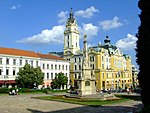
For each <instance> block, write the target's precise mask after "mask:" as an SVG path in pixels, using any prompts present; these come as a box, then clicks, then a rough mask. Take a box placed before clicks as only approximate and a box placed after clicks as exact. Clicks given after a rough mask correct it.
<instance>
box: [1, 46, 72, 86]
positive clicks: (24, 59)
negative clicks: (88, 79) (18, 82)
mask: <svg viewBox="0 0 150 113" xmlns="http://www.w3.org/2000/svg"><path fill="white" fill-rule="evenodd" d="M26 63H28V64H30V65H31V66H33V67H37V66H40V67H41V70H42V72H43V73H44V84H43V86H44V87H49V86H50V85H51V81H52V79H54V78H55V75H56V74H57V73H60V72H62V73H64V74H65V75H66V76H67V77H68V80H70V79H69V62H68V61H67V60H65V59H63V58H60V57H57V56H53V55H50V54H40V53H35V52H33V51H26V50H19V49H13V48H2V47H0V87H2V86H3V85H7V86H15V78H16V77H17V76H18V75H17V73H18V72H19V68H21V67H23V66H24V65H25V64H26ZM68 83H69V82H68Z"/></svg>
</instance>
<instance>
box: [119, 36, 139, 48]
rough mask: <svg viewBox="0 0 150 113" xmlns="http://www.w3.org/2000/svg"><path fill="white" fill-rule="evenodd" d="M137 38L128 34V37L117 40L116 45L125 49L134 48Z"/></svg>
mask: <svg viewBox="0 0 150 113" xmlns="http://www.w3.org/2000/svg"><path fill="white" fill-rule="evenodd" d="M136 41H137V38H136V37H135V36H134V35H131V34H127V37H126V38H124V39H120V40H118V41H117V43H116V46H117V47H118V48H120V49H123V50H132V49H134V48H135V47H136Z"/></svg>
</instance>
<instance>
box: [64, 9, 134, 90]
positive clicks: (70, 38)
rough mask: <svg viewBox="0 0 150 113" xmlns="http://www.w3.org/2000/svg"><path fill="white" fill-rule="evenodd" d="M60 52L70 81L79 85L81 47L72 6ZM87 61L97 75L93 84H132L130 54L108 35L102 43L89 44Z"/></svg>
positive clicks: (106, 86)
mask: <svg viewBox="0 0 150 113" xmlns="http://www.w3.org/2000/svg"><path fill="white" fill-rule="evenodd" d="M63 56H64V58H65V59H67V60H68V61H69V62H70V84H71V85H72V86H75V87H78V83H77V81H78V79H79V78H81V77H82V62H83V51H82V50H80V47H79V31H78V25H77V22H76V20H75V18H74V16H73V12H72V9H71V11H70V15H69V18H68V20H67V22H66V30H65V31H64V52H63ZM88 56H89V63H90V66H91V68H92V69H93V72H94V73H95V78H96V88H97V89H99V90H102V89H115V90H116V89H120V88H121V89H125V88H129V87H131V86H132V67H131V57H130V56H129V55H125V54H123V53H122V52H121V51H120V50H119V48H117V47H116V46H114V45H112V44H111V43H110V40H109V38H108V36H106V39H105V40H104V44H98V45H97V46H94V47H89V48H88Z"/></svg>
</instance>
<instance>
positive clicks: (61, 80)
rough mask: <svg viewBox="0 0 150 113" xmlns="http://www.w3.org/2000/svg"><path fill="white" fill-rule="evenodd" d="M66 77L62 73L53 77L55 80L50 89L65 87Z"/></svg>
mask: <svg viewBox="0 0 150 113" xmlns="http://www.w3.org/2000/svg"><path fill="white" fill-rule="evenodd" d="M67 82H68V77H67V76H65V75H64V73H58V74H57V75H56V76H55V79H53V81H52V89H56V88H58V89H60V87H61V86H62V87H63V88H64V85H67Z"/></svg>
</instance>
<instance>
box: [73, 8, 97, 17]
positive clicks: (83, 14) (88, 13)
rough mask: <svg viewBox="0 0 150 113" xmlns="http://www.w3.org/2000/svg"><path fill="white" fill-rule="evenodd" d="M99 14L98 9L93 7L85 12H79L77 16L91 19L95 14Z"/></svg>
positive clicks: (76, 13)
mask: <svg viewBox="0 0 150 113" xmlns="http://www.w3.org/2000/svg"><path fill="white" fill-rule="evenodd" d="M96 12H99V10H98V9H96V8H95V7H94V6H91V7H90V8H87V9H86V10H85V11H84V10H79V11H76V12H75V15H76V16H81V17H82V18H91V17H92V16H94V13H96Z"/></svg>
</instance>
